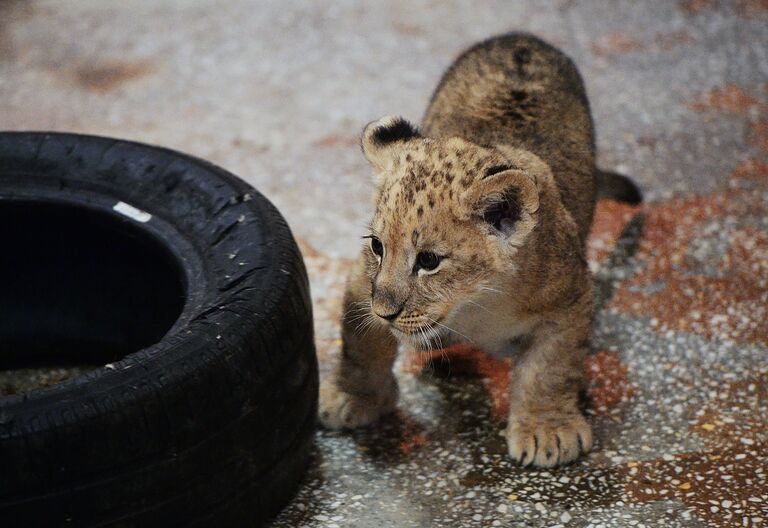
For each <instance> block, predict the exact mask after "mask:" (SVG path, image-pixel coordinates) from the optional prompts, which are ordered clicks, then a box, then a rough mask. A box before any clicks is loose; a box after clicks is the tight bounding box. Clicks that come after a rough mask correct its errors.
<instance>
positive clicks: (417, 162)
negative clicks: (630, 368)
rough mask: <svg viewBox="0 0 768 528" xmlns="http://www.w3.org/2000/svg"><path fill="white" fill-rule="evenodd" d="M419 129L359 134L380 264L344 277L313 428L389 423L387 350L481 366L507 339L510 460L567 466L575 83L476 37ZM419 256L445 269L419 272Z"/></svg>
mask: <svg viewBox="0 0 768 528" xmlns="http://www.w3.org/2000/svg"><path fill="white" fill-rule="evenodd" d="M398 123H400V126H399V128H398ZM422 128H423V130H422V133H421V134H416V133H415V132H414V133H409V132H408V128H407V126H406V125H404V124H403V123H402V122H400V121H398V118H393V117H387V118H383V119H382V120H379V121H377V122H374V123H371V124H370V125H368V126H367V127H366V129H365V131H364V133H363V140H362V145H363V151H364V153H365V156H366V158H367V159H368V160H369V161H370V162H371V164H372V166H373V167H374V170H375V172H376V182H377V191H376V196H375V204H376V212H375V214H374V217H373V220H372V222H371V234H372V235H374V236H376V237H378V239H379V240H380V241H381V243H382V244H383V248H384V253H383V258H381V259H379V258H378V257H377V256H376V255H375V254H374V253H373V251H372V249H371V247H370V246H368V245H366V246H365V247H364V248H363V251H362V253H361V255H360V259H359V262H358V265H357V266H356V268H355V271H354V272H353V274H352V276H351V277H350V280H349V283H348V289H347V294H346V298H345V314H344V317H343V330H342V333H343V335H342V337H343V341H344V345H343V350H342V357H341V360H340V362H339V364H338V365H337V367H336V369H335V370H334V371H333V373H332V374H331V375H330V376H329V377H328V379H326V380H324V382H323V384H322V387H321V394H320V419H321V421H322V422H323V423H324V424H325V425H326V426H328V427H357V426H361V425H365V424H368V423H371V422H373V421H374V420H376V419H377V418H378V417H379V416H381V415H382V414H384V413H387V412H390V411H392V410H393V409H394V407H395V404H396V400H397V386H396V382H395V379H394V376H393V374H392V371H391V368H392V363H393V361H394V358H395V355H396V351H397V343H398V341H400V342H402V343H404V344H406V345H407V346H411V347H416V348H422V349H423V348H427V347H436V346H442V345H445V344H447V343H448V342H457V341H466V342H469V343H471V344H474V345H476V346H478V347H480V348H482V349H484V350H486V351H488V352H490V353H494V354H509V353H512V352H513V351H514V350H515V346H514V345H513V343H516V344H517V345H518V346H519V349H520V351H519V353H518V355H517V359H516V366H515V368H514V370H513V372H512V384H511V391H512V394H511V406H510V414H509V423H508V427H507V441H508V446H509V453H510V455H511V456H512V457H513V458H514V459H516V460H518V461H519V462H521V463H522V464H526V465H527V464H532V465H537V466H545V467H548V466H554V465H557V464H562V463H566V462H570V461H572V460H574V459H576V458H577V457H578V456H579V455H580V453H583V452H586V451H589V449H590V448H591V446H592V433H591V428H590V426H589V425H588V423H587V422H586V420H585V419H584V417H583V416H582V414H581V412H580V411H579V410H578V407H577V395H578V391H579V389H580V387H581V383H582V371H583V360H584V355H585V353H586V351H587V346H588V341H589V337H590V332H591V324H592V290H591V280H590V275H589V272H588V269H587V265H586V260H585V256H584V255H585V248H584V246H585V239H586V236H587V234H588V232H589V228H590V224H591V221H592V214H593V210H594V202H595V183H594V180H595V172H596V169H595V162H594V157H595V156H594V139H593V131H592V121H591V117H590V113H589V107H588V103H587V100H586V96H585V95H584V89H583V86H582V83H581V80H580V78H579V75H578V73H577V71H576V69H575V67H574V66H573V64H572V63H571V62H570V60H569V59H567V58H566V57H565V56H564V55H563V54H562V53H560V52H559V51H558V50H556V49H554V48H552V47H551V46H549V45H547V44H545V43H543V42H542V41H540V40H538V39H536V38H534V37H531V36H528V35H518V34H513V35H506V36H503V37H498V38H495V39H491V40H488V41H486V42H483V43H481V44H478V45H477V46H475V47H473V48H471V49H470V50H468V51H467V52H465V53H464V54H463V55H462V56H461V57H460V58H459V59H458V60H457V62H456V63H455V64H454V65H453V66H452V67H451V68H450V69H449V70H448V71H447V72H446V74H445V76H444V77H443V79H442V81H441V82H440V85H439V86H438V88H437V90H436V92H435V95H434V96H433V98H432V102H431V104H430V107H429V109H428V111H427V113H426V116H425V118H424V122H423V127H422ZM510 197H512V198H510ZM505 200H507V202H505ZM510 200H512V201H510ZM508 202H509V203H513V205H514V206H515V207H517V209H514V208H513V209H514V211H515V214H514V215H512V214H511V213H510V215H511V216H510V218H514V220H515V221H514V224H513V227H512V228H510V227H509V226H511V225H512V223H511V220H510V221H509V222H508V223H504V224H502V223H498V224H496V225H497V227H498V226H502V227H501V228H495V227H494V225H492V224H491V223H489V221H486V220H487V218H489V217H488V216H487V215H488V214H490V213H488V211H489V210H491V209H492V208H493V206H494V204H500V203H508ZM489 208H491V209H489ZM484 215H486V216H485V218H486V220H484ZM419 252H433V253H435V254H436V255H439V256H443V257H444V258H443V259H442V260H441V261H440V265H439V266H438V267H437V268H436V269H435V270H432V271H426V270H424V269H421V270H419V269H418V266H415V263H416V262H417V255H418V254H419ZM394 314H398V315H396V316H394ZM390 316H394V318H393V319H392V320H391V321H390V320H386V319H385V317H390Z"/></svg>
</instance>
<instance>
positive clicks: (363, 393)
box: [319, 256, 398, 429]
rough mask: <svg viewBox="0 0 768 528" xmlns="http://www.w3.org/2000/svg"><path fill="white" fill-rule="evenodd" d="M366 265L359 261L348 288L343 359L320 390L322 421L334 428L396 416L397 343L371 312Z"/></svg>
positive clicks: (369, 287)
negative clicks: (381, 417)
mask: <svg viewBox="0 0 768 528" xmlns="http://www.w3.org/2000/svg"><path fill="white" fill-rule="evenodd" d="M365 266H366V263H365V257H364V256H361V258H360V259H358V262H357V264H356V265H355V269H354V270H353V272H352V274H351V276H350V279H349V282H348V283H347V291H346V293H345V295H344V315H343V317H342V328H341V337H342V341H343V344H342V349H341V358H340V360H339V363H338V364H337V365H336V367H335V368H334V370H333V371H332V372H331V374H330V375H329V376H328V377H327V378H326V379H325V380H324V381H323V383H322V384H321V385H320V409H319V415H320V422H321V423H322V424H323V425H324V426H326V427H329V428H332V429H339V428H347V427H348V428H353V427H360V426H363V425H367V424H370V423H372V422H374V421H376V420H377V419H378V418H379V417H380V416H382V415H385V414H388V413H390V412H392V411H394V410H395V406H396V404H397V397H398V390H397V381H396V380H395V376H394V374H393V373H392V364H393V363H394V361H395V356H396V354H397V341H396V340H395V337H394V336H393V335H392V332H391V331H390V330H389V328H388V327H387V325H386V324H385V323H384V322H383V321H381V320H379V318H378V317H377V316H375V315H374V314H373V313H372V312H371V283H370V280H369V279H368V278H367V277H366V275H365Z"/></svg>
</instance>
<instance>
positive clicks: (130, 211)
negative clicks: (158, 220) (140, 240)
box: [112, 202, 152, 224]
mask: <svg viewBox="0 0 768 528" xmlns="http://www.w3.org/2000/svg"><path fill="white" fill-rule="evenodd" d="M112 209H113V210H115V211H117V212H118V213H120V214H121V215H124V216H127V217H128V218H130V219H131V220H136V221H137V222H141V223H142V224H145V223H147V222H149V221H150V220H151V219H152V215H151V214H149V213H148V212H146V211H142V210H141V209H136V208H135V207H134V206H132V205H130V204H127V203H125V202H117V203H116V204H115V205H114V206H113V207H112Z"/></svg>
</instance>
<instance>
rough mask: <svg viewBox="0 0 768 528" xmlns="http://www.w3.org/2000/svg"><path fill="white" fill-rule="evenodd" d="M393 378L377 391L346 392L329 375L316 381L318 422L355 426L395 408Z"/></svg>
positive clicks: (331, 425) (338, 426) (339, 427)
mask: <svg viewBox="0 0 768 528" xmlns="http://www.w3.org/2000/svg"><path fill="white" fill-rule="evenodd" d="M396 405H397V382H395V380H394V379H392V381H391V383H389V384H387V388H386V389H385V390H383V391H381V394H380V393H378V392H367V391H366V392H362V391H361V392H360V393H355V394H353V393H350V392H345V391H343V390H341V389H340V388H339V385H338V381H337V380H336V379H335V377H334V376H330V377H329V378H328V379H326V380H324V381H323V382H322V384H321V385H320V405H319V407H320V408H319V410H318V414H319V415H320V423H322V424H323V425H324V426H325V427H327V428H329V429H342V428H350V429H352V428H355V427H362V426H364V425H368V424H370V423H373V422H375V421H376V420H378V419H379V417H381V416H383V415H385V414H389V413H390V412H392V411H394V410H395V407H396Z"/></svg>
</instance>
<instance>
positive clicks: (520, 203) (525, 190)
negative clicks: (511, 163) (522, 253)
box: [462, 166, 539, 238]
mask: <svg viewBox="0 0 768 528" xmlns="http://www.w3.org/2000/svg"><path fill="white" fill-rule="evenodd" d="M462 198H463V201H464V203H465V205H466V206H467V207H468V208H469V210H470V214H471V215H472V216H474V217H476V218H481V219H482V221H483V222H485V223H486V224H488V225H489V226H490V227H491V228H493V230H494V231H495V232H496V233H497V234H499V235H500V236H502V237H504V238H508V237H510V236H512V235H515V236H516V238H517V237H518V236H520V237H524V236H525V235H527V234H528V233H530V232H531V230H533V228H534V226H535V225H536V218H535V214H536V211H538V210H539V189H538V187H537V186H536V181H535V180H534V179H533V178H532V177H531V176H529V175H528V174H527V173H526V172H524V171H522V170H520V169H517V168H511V167H506V166H497V167H491V168H490V169H489V170H487V171H486V173H485V174H484V175H483V177H482V178H481V179H479V180H476V181H475V182H473V184H472V185H471V186H470V188H469V189H467V192H466V193H465V194H464V195H463V197H462Z"/></svg>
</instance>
